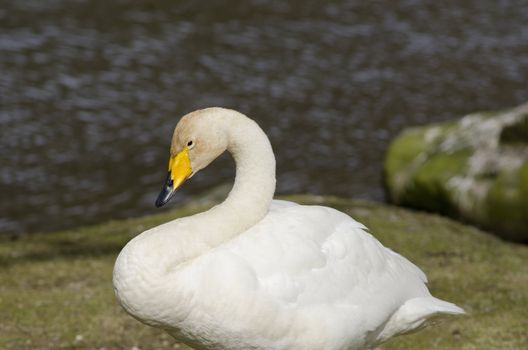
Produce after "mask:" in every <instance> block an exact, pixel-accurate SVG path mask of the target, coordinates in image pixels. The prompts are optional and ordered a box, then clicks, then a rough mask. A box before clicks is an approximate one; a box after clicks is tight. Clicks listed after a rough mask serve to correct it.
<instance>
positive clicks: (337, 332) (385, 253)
mask: <svg viewBox="0 0 528 350" xmlns="http://www.w3.org/2000/svg"><path fill="white" fill-rule="evenodd" d="M226 150H227V151H229V152H230V153H231V155H232V156H233V158H234V160H235V163H236V177H235V182H234V185H233V188H232V190H231V192H230V193H229V195H228V196H227V198H226V199H225V200H224V202H222V203H221V204H219V205H217V206H215V207H213V208H211V209H209V210H207V211H205V212H202V213H198V214H195V215H192V216H188V217H184V218H179V219H176V220H173V221H170V222H167V223H165V224H162V225H160V226H157V227H154V228H152V229H150V230H147V231H145V232H143V233H141V234H140V235H138V236H136V237H135V238H133V239H132V240H131V241H130V242H128V244H126V245H125V247H124V248H123V249H122V251H121V252H120V254H119V256H118V257H117V260H116V263H115V266H114V273H113V285H114V291H115V294H116V297H117V300H118V301H119V303H120V304H121V306H122V307H123V308H124V309H125V311H126V312H127V313H129V314H130V315H132V316H133V317H135V318H136V319H138V320H139V321H141V322H143V323H145V324H147V325H150V326H154V327H159V328H162V329H164V330H165V331H167V332H168V333H169V334H170V335H172V336H173V337H175V338H176V339H178V340H179V341H181V342H183V343H186V344H188V345H189V346H191V347H193V348H195V349H222V350H242V349H266V350H270V349H276V350H279V349H303V350H345V349H347V350H355V349H370V348H373V347H375V346H376V345H377V344H379V343H381V342H384V341H386V340H387V339H389V338H391V337H393V336H396V335H400V334H404V333H408V332H410V331H413V330H416V329H418V328H421V327H423V326H425V325H426V324H427V323H429V321H430V320H431V318H433V317H436V316H439V315H442V314H448V315H449V314H450V315H456V314H462V313H464V311H463V310H462V309H461V308H460V307H458V306H456V305H454V304H452V303H449V302H446V301H442V300H440V299H437V298H435V297H433V296H432V295H431V294H430V292H429V291H428V289H427V287H426V283H427V279H426V276H425V274H424V273H423V272H422V271H421V270H420V269H419V268H418V267H417V266H415V265H414V264H412V263H411V262H409V261H408V260H407V259H405V258H404V257H403V256H401V255H399V254H397V253H395V252H393V251H391V250H390V249H388V248H385V247H384V246H383V245H382V244H381V243H380V242H379V241H378V240H377V239H375V238H374V237H373V236H372V235H370V234H369V233H368V232H367V229H366V227H365V226H363V225H362V224H361V223H359V222H357V221H355V220H354V219H352V218H351V217H349V216H348V215H346V214H344V213H342V212H339V211H337V210H335V209H333V208H329V207H323V206H312V205H299V204H296V203H293V202H288V201H281V200H273V194H274V191H275V157H274V154H273V151H272V148H271V145H270V142H269V140H268V138H267V136H266V135H265V133H264V132H263V131H262V129H261V128H260V127H259V126H258V125H257V124H256V123H255V122H254V121H253V120H252V119H250V118H248V117H246V116H245V115H243V114H241V113H239V112H237V111H234V110H230V109H224V108H207V109H202V110H198V111H194V112H192V113H189V114H187V115H185V116H184V117H182V119H181V120H180V121H179V123H178V124H177V126H176V128H175V130H174V134H173V137H172V143H171V147H170V154H171V156H170V160H169V171H168V175H167V179H166V181H165V185H164V186H163V188H162V191H161V193H160V195H159V197H158V199H157V201H156V206H158V207H160V206H162V205H164V204H165V203H167V202H168V201H169V199H170V198H171V197H172V196H173V195H174V193H175V190H176V189H177V188H178V187H179V186H180V185H181V184H182V183H183V182H184V181H185V180H186V179H188V178H190V177H192V176H193V175H195V174H196V173H197V172H198V171H200V170H201V169H203V168H205V167H206V166H207V165H208V164H209V163H211V162H212V161H213V160H214V159H215V158H217V157H218V156H219V155H220V154H222V153H223V152H224V151H226Z"/></svg>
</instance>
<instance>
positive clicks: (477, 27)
mask: <svg viewBox="0 0 528 350" xmlns="http://www.w3.org/2000/svg"><path fill="white" fill-rule="evenodd" d="M426 3H427V4H426ZM527 23H528V1H496V0H494V1H489V0H484V1H476V0H474V1H463V2H462V1H438V2H435V3H433V2H421V1H382V2H380V1H343V0H340V1H304V0H303V1H301V0H295V1H274V2H272V1H260V0H253V1H246V0H244V1H238V0H237V1H154V0H151V1H132V0H121V1H113V0H90V1H82V0H81V1H79V0H77V1H73V0H68V1H66V0H53V1H42V0H32V1H30V0H25V1H19V0H16V1H15V0H12V1H5V0H3V1H0V92H1V100H0V103H1V107H0V130H1V138H0V165H1V166H0V196H1V202H0V232H2V233H15V232H32V231H48V230H53V229H57V228H64V227H70V226H76V225H80V224H85V223H91V222H99V221H103V220H106V219H108V218H118V217H127V216H137V215H142V214H147V213H150V212H153V211H154V210H155V209H154V207H153V202H154V200H155V197H156V194H157V192H158V190H159V189H160V187H161V184H162V181H163V179H164V176H165V169H166V168H165V167H166V162H167V159H168V146H169V141H170V136H171V134H172V129H173V127H174V125H175V124H176V122H177V121H178V118H179V117H180V116H181V115H183V114H185V113H187V112H189V111H191V110H194V109H196V108H200V107H206V106H228V107H232V108H235V109H238V110H240V111H242V112H244V113H246V114H247V115H249V116H251V117H252V118H254V119H256V120H257V121H258V122H259V123H260V124H261V126H262V127H263V128H264V129H265V131H266V132H267V133H268V135H269V136H270V138H271V141H272V143H273V146H274V148H275V151H276V155H277V161H278V163H277V165H278V169H277V170H278V191H279V192H282V193H291V192H311V193H320V194H323V193H324V194H327V193H328V194H337V195H343V196H353V197H357V198H370V199H375V200H382V199H383V190H382V185H381V176H382V175H381V167H382V159H383V154H384V150H385V149H386V147H387V145H388V143H389V141H390V139H391V138H392V137H394V136H395V135H396V134H397V133H398V131H399V130H401V129H402V128H403V127H405V126H409V125H419V124H424V123H429V122H432V121H442V120H446V119H450V118H454V117H457V116H460V115H462V114H464V113H467V112H471V111H475V110H480V109H495V108H503V107H508V106H513V105H515V104H518V103H520V102H523V101H526V100H528V83H527V77H528V25H527ZM232 176H233V170H232V162H231V161H230V160H229V158H228V157H223V158H222V160H221V161H219V162H217V163H215V164H214V165H212V167H211V168H210V169H207V170H205V171H203V172H201V173H200V174H199V175H197V176H196V177H194V178H193V180H192V181H190V182H189V183H188V184H186V186H184V188H183V189H182V190H181V191H180V193H179V197H178V198H177V199H176V201H174V202H175V203H174V204H175V205H178V203H181V201H183V200H185V198H186V197H188V196H189V195H192V194H195V193H199V192H200V191H203V190H205V189H208V188H210V187H212V186H213V185H217V184H221V183H224V182H226V181H229V180H230V179H231V177H232ZM174 204H173V205H174Z"/></svg>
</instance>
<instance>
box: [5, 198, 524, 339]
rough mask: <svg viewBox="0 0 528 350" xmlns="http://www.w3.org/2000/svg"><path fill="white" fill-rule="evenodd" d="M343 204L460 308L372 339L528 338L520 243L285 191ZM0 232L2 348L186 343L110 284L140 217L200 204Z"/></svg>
mask: <svg viewBox="0 0 528 350" xmlns="http://www.w3.org/2000/svg"><path fill="white" fill-rule="evenodd" d="M290 198H291V199H293V200H296V201H299V202H305V203H318V204H324V205H329V206H333V207H336V208H338V209H340V210H343V211H345V212H347V213H349V214H350V215H352V216H353V217H355V218H356V219H358V220H359V221H362V222H363V223H365V224H366V225H367V226H369V227H370V229H371V232H372V233H373V234H374V235H375V236H376V237H378V239H380V240H381V241H382V242H383V243H384V244H385V245H386V246H388V247H391V248H392V249H393V250H395V251H397V252H399V253H402V254H403V255H405V256H407V257H408V258H409V259H410V260H411V261H413V262H415V263H416V264H417V265H419V266H420V267H421V268H422V269H423V270H424V271H425V272H426V273H427V275H428V277H429V281H430V284H429V286H430V289H431V291H432V292H433V294H434V295H436V296H437V297H439V298H444V299H447V300H449V301H452V302H455V303H457V304H458V305H460V306H462V307H463V308H465V309H466V311H467V312H468V315H467V316H463V317H458V318H453V319H450V320H448V321H444V322H442V323H440V324H438V325H436V326H434V327H430V328H428V329H425V330H422V331H420V332H418V333H415V334H412V335H407V336H403V337H398V338H396V339H394V340H392V341H389V342H388V343H386V344H383V345H382V346H380V349H384V350H389V349H393V350H394V349H406V350H413V349H442V350H444V349H501V350H505V349H526V348H528V306H527V305H528V288H527V287H528V265H527V263H528V246H524V245H519V244H513V243H506V242H503V241H501V240H500V239H498V238H495V237H493V236H491V235H488V234H485V233H483V232H481V231H479V230H477V229H474V228H471V227H468V226H464V225H461V224H458V223H456V222H454V221H451V220H449V219H445V218H442V217H439V216H435V215H430V214H425V213H419V212H412V211H409V210H404V209H400V208H396V207H391V206H385V205H381V204H374V203H367V202H355V201H350V200H345V199H337V198H330V197H315V196H291V197H290ZM204 207H205V205H201V206H198V205H194V206H185V207H183V208H180V209H179V210H175V211H172V212H164V214H161V215H156V216H150V217H145V218H139V219H130V220H124V221H116V222H110V223H107V224H103V225H97V226H91V227H85V228H79V229H75V230H69V231H64V232H57V233H50V234H41V235H27V236H23V237H21V238H19V239H17V240H9V239H7V238H1V239H0V349H107V350H110V349H132V348H133V347H137V348H139V349H142V350H147V349H174V348H179V349H188V348H187V347H186V346H184V345H182V344H178V343H177V342H176V341H174V340H173V339H172V338H170V337H169V336H168V335H166V334H165V333H164V332H162V331H160V330H157V329H153V328H150V327H147V326H145V325H143V324H141V323H139V322H138V321H136V320H134V319H133V318H131V317H130V316H128V315H127V314H125V313H124V311H122V310H121V308H120V307H119V306H118V305H117V302H116V300H115V298H114V294H113V290H112V268H113V263H114V260H115V258H116V256H117V254H118V253H119V251H120V249H121V248H122V247H123V245H124V244H125V243H126V242H127V241H128V240H129V239H130V238H132V237H134V236H135V235H137V234H138V233H140V232H142V231H143V230H145V229H146V228H148V227H151V226H154V225H157V224H159V223H161V222H165V221H167V220H169V219H170V218H173V217H176V216H184V215H188V214H190V213H192V212H195V211H199V210H202V209H204Z"/></svg>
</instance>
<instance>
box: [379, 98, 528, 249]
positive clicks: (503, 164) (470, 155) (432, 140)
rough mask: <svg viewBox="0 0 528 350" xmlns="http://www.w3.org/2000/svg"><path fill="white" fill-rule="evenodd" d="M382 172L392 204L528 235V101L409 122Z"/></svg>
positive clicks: (518, 237) (511, 235)
mask: <svg viewBox="0 0 528 350" xmlns="http://www.w3.org/2000/svg"><path fill="white" fill-rule="evenodd" d="M384 172H385V184H386V188H387V191H388V194H389V198H390V199H391V201H392V202H393V203H396V204H401V205H405V206H409V207H413V208H420V209H425V210H429V211H434V212H437V213H441V214H443V215H448V216H451V217H453V218H457V219H461V220H464V221H467V222H471V223H474V224H476V225H479V226H481V227H483V228H485V229H487V230H490V231H492V232H494V233H496V234H498V235H500V236H502V237H504V238H507V239H511V240H515V241H523V242H527V241H528V190H527V188H528V104H524V105H521V106H519V107H517V108H514V109H510V110H506V111H500V112H481V113H474V114H471V115H468V116H465V117H463V118H462V119H460V120H458V121H456V122H446V123H440V124H433V125H428V126H422V127H415V128H409V129H406V130H404V131H403V132H402V133H401V134H400V135H399V136H398V137H397V138H396V139H395V140H394V141H393V142H392V144H391V145H390V147H389V149H388V152H387V155H386V158H385V166H384Z"/></svg>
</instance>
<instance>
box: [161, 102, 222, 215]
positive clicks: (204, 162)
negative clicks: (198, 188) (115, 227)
mask: <svg viewBox="0 0 528 350" xmlns="http://www.w3.org/2000/svg"><path fill="white" fill-rule="evenodd" d="M226 112H229V110H226V109H223V108H207V109H202V110H198V111H195V112H192V113H189V114H187V115H185V116H183V117H182V118H181V120H180V121H179V122H178V125H176V128H175V129H174V134H173V136H172V143H171V147H170V159H169V172H168V174H167V179H166V180H165V184H164V185H163V188H162V190H161V193H160V194H159V196H158V199H157V200H156V206H157V207H161V206H162V205H164V204H165V203H167V202H168V201H169V200H170V199H171V198H172V196H173V195H174V193H175V191H176V189H177V188H178V187H179V186H180V185H181V184H182V183H183V182H184V181H185V180H187V179H188V178H190V177H191V176H193V175H194V174H196V173H197V172H198V171H200V170H202V169H203V168H205V167H206V166H208V165H209V164H210V163H211V162H212V161H213V160H215V159H216V158H217V157H218V156H219V155H220V154H222V153H223V152H224V151H225V150H226V148H227V136H226V133H225V131H224V129H223V128H222V127H221V125H220V123H219V122H220V120H221V119H222V117H221V116H219V115H220V114H225V113H226Z"/></svg>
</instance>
